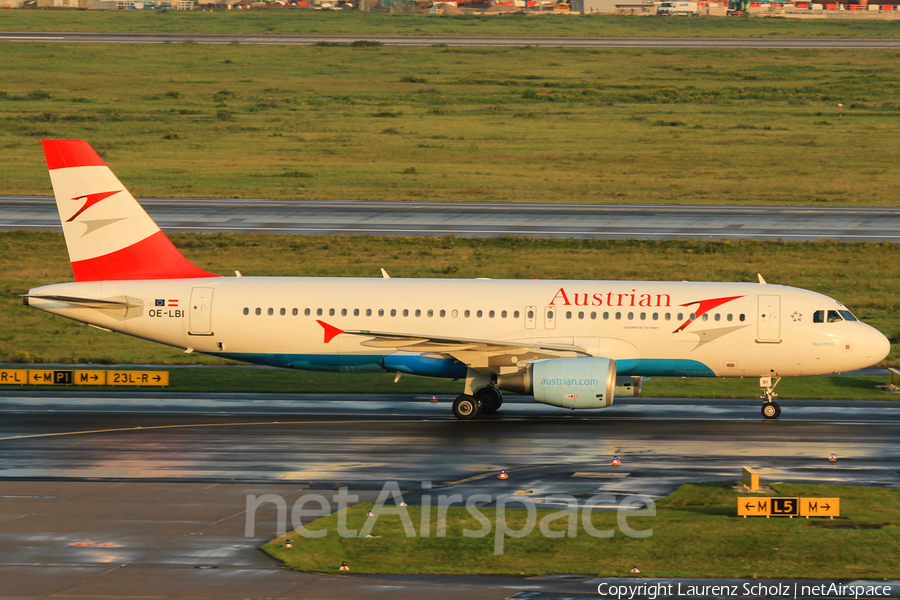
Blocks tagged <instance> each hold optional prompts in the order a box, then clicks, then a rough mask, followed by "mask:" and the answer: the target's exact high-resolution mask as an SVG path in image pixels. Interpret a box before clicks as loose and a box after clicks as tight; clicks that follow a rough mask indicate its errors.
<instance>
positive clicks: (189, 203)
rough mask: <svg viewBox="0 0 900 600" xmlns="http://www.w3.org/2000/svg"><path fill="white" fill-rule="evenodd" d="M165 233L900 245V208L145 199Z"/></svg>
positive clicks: (50, 220)
mask: <svg viewBox="0 0 900 600" xmlns="http://www.w3.org/2000/svg"><path fill="white" fill-rule="evenodd" d="M141 203H142V205H143V206H144V208H145V209H146V210H147V212H148V213H149V214H150V216H152V217H153V218H154V220H155V221H156V222H157V224H158V225H159V226H160V227H161V228H162V229H163V230H165V231H199V232H216V231H229V232H235V233H243V232H256V233H262V232H266V233H285V234H342V235H361V234H369V235H414V236H420V235H435V236H442V235H450V234H452V235H456V236H461V237H497V236H505V235H511V236H533V237H559V238H594V239H616V238H619V239H622V238H640V239H653V240H666V239H677V238H692V239H710V240H721V239H759V240H771V239H784V240H794V241H805V240H818V239H834V240H840V241H847V242H850V241H889V242H897V241H900V208H897V207H879V208H873V207H869V208H867V207H862V208H849V207H847V208H837V207H829V208H820V207H807V206H782V207H770V206H723V205H712V206H689V205H661V204H643V205H640V204H637V205H636V204H570V203H519V202H483V203H482V202H388V201H378V202H376V201H372V202H369V201H360V200H272V199H241V200H235V199H213V198H182V199H171V198H145V199H141ZM12 229H57V230H59V229H61V227H60V223H59V215H58V213H57V210H56V204H55V202H54V200H53V198H52V197H30V196H3V197H0V230H12Z"/></svg>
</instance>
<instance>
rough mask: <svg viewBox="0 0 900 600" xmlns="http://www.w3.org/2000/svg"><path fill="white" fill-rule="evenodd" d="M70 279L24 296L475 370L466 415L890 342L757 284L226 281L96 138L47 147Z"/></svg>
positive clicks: (861, 353)
mask: <svg viewBox="0 0 900 600" xmlns="http://www.w3.org/2000/svg"><path fill="white" fill-rule="evenodd" d="M42 143H43V147H44V153H45V156H46V159H47V166H48V169H49V171H50V179H51V182H52V185H53V192H54V194H55V196H56V203H57V207H58V209H59V214H60V221H61V222H62V228H63V233H64V235H65V239H66V245H67V248H68V252H69V258H70V260H71V263H72V270H73V273H74V278H75V282H73V283H59V284H53V285H46V286H42V287H38V288H34V289H31V290H29V291H28V293H27V294H24V297H23V301H24V303H25V305H27V306H30V307H32V308H36V309H39V310H43V311H46V312H49V313H52V314H55V315H59V316H62V317H66V318H69V319H74V320H76V321H80V322H82V323H86V324H88V325H91V326H93V327H97V328H99V329H102V330H106V331H114V332H119V333H124V334H127V335H131V336H135V337H138V338H143V339H146V340H152V341H154V342H159V343H162V344H168V345H170V346H174V347H177V348H183V349H184V352H187V353H191V352H198V353H203V354H208V355H212V356H217V357H221V358H228V359H234V360H237V361H243V362H247V363H254V364H261V365H272V366H276V367H285V368H293V369H306V370H312V371H336V372H344V373H360V372H391V373H396V374H397V377H399V376H400V375H401V374H404V373H409V374H414V375H423V376H429V377H443V378H451V379H459V380H464V381H465V383H464V386H463V393H462V394H460V395H459V396H458V397H457V398H456V400H455V401H454V402H453V413H454V415H455V416H456V417H457V418H458V419H462V420H469V419H475V418H477V417H478V416H480V415H486V414H491V413H494V412H496V411H497V410H498V409H499V408H500V406H501V405H502V403H503V394H502V391H501V390H506V391H510V392H517V393H520V394H525V395H532V396H533V397H534V399H535V401H536V402H539V403H543V404H547V405H551V406H557V407H561V408H568V409H588V408H603V407H608V406H610V405H611V404H612V403H613V400H614V398H615V396H616V395H617V394H618V395H620V396H622V395H637V394H639V393H640V390H641V385H642V381H643V378H646V377H650V376H666V377H753V378H756V377H758V378H759V380H760V388H761V393H762V396H761V398H762V401H763V404H762V415H763V417H764V418H766V419H776V418H778V416H779V415H780V414H781V407H780V406H779V405H778V403H777V402H776V401H775V398H776V397H777V393H776V392H775V386H776V385H777V384H778V382H779V381H780V380H781V378H782V377H791V376H803V375H824V374H830V373H839V372H844V371H850V370H854V369H861V368H864V367H868V366H871V365H874V364H877V363H878V362H880V361H881V360H883V359H884V358H885V357H886V356H887V355H888V353H889V351H890V343H889V341H888V339H887V338H886V337H885V336H884V335H882V334H881V333H880V332H879V331H878V330H876V329H875V328H873V327H871V326H869V325H866V324H864V323H862V322H861V321H859V320H858V319H857V318H856V317H855V316H854V315H853V314H852V313H851V312H850V311H849V310H848V309H847V308H846V307H845V306H844V305H843V304H841V303H840V302H838V301H836V300H834V299H832V298H829V297H827V296H824V295H822V294H819V293H816V292H813V291H809V290H804V289H798V288H793V287H787V286H780V285H771V284H768V283H766V281H765V280H764V279H763V278H762V276H759V281H758V282H755V283H739V282H733V283H732V282H727V283H704V282H666V281H568V280H491V279H473V280H459V279H402V278H391V277H389V276H388V275H387V273H386V272H384V270H383V269H382V276H381V277H371V278H351V277H241V276H240V273H239V272H237V271H236V272H235V275H236V276H235V277H223V276H220V275H216V274H213V273H209V272H207V271H205V270H203V269H202V268H200V267H198V266H196V265H194V264H192V263H190V262H189V261H188V260H187V259H186V258H185V257H184V256H183V255H182V254H181V252H179V251H178V249H177V248H176V247H175V246H174V245H173V244H172V242H171V241H169V239H168V237H166V235H165V233H163V232H162V231H161V230H160V229H159V227H157V225H156V223H155V222H154V221H153V219H151V218H150V216H149V215H148V214H147V213H146V212H145V211H144V210H143V208H142V207H141V206H140V204H139V203H138V202H137V200H135V198H134V197H133V196H132V195H131V194H130V193H129V192H128V191H127V190H126V188H125V186H123V185H122V183H121V182H120V181H119V180H118V179H117V178H116V176H115V175H114V174H113V173H112V171H111V170H110V169H109V167H107V165H106V164H105V163H104V161H103V160H102V159H101V158H100V157H99V156H98V155H97V153H96V152H95V151H94V150H93V149H92V148H91V146H90V145H89V144H88V143H87V142H84V141H80V140H44V141H43V142H42Z"/></svg>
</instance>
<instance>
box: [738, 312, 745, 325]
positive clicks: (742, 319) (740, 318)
mask: <svg viewBox="0 0 900 600" xmlns="http://www.w3.org/2000/svg"><path fill="white" fill-rule="evenodd" d="M738 321H740V322H741V323H743V322H744V315H743V314H741V315H739V316H738Z"/></svg>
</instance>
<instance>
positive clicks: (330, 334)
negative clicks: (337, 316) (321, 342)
mask: <svg viewBox="0 0 900 600" xmlns="http://www.w3.org/2000/svg"><path fill="white" fill-rule="evenodd" d="M316 323H318V324H319V325H321V326H322V329H324V330H325V343H326V344H327V343H328V342H330V341H331V340H333V339H334V338H335V336H338V335H341V334H342V333H344V330H343V329H338V328H337V327H335V326H334V325H329V324H328V323H326V322H325V321H319V320H318V319H316Z"/></svg>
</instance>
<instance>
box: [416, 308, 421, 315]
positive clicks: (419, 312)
mask: <svg viewBox="0 0 900 600" xmlns="http://www.w3.org/2000/svg"><path fill="white" fill-rule="evenodd" d="M416 316H417V317H421V316H422V309H421V308H417V309H416Z"/></svg>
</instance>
